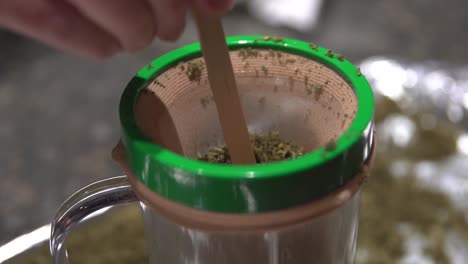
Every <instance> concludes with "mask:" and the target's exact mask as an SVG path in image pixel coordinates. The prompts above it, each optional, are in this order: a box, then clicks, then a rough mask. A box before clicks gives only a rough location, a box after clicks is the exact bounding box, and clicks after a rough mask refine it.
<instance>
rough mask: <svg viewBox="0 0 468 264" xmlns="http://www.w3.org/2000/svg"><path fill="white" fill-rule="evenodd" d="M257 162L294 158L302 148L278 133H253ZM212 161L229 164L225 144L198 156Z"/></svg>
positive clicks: (301, 153) (252, 139)
mask: <svg viewBox="0 0 468 264" xmlns="http://www.w3.org/2000/svg"><path fill="white" fill-rule="evenodd" d="M250 141H251V142H252V146H253V148H254V152H255V159H256V160H257V163H269V162H275V161H281V160H289V159H294V158H297V157H299V156H302V155H303V149H302V148H300V147H298V146H297V145H295V144H293V143H291V142H288V141H285V140H283V139H281V137H280V136H279V134H278V133H268V134H254V135H252V136H251V137H250ZM199 160H203V161H207V162H212V163H225V164H230V163H231V159H230V157H229V153H228V150H227V147H226V146H222V147H214V148H211V149H210V150H208V152H207V153H206V154H205V155H203V156H202V157H200V158H199Z"/></svg>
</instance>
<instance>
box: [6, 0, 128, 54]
mask: <svg viewBox="0 0 468 264" xmlns="http://www.w3.org/2000/svg"><path fill="white" fill-rule="evenodd" d="M0 10H1V11H0V12H1V14H0V18H1V19H0V25H3V26H4V27H6V28H9V29H12V30H14V31H17V32H19V33H22V34H24V35H27V36H30V37H33V38H35V39H37V40H40V41H42V42H44V43H46V44H48V45H51V46H54V47H56V48H59V49H63V50H66V51H71V52H74V53H77V54H79V55H82V56H86V57H91V58H96V59H102V58H106V57H109V56H111V55H113V54H114V53H116V52H118V51H119V50H120V49H121V48H120V45H119V43H118V42H116V40H115V39H114V38H113V36H112V35H110V34H108V33H107V32H105V31H104V30H102V29H101V28H99V27H98V26H96V25H95V24H93V23H91V22H90V21H89V20H88V19H86V18H85V17H83V16H82V15H80V13H79V12H77V10H76V9H74V8H73V7H71V6H69V5H67V4H65V3H63V2H62V1H51V0H35V1H28V2H25V1H16V0H11V1H5V0H3V1H0Z"/></svg>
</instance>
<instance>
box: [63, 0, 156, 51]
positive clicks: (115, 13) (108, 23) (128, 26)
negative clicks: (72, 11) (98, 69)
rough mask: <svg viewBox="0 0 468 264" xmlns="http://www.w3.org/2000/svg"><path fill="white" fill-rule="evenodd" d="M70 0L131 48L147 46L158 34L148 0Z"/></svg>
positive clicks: (127, 47)
mask: <svg viewBox="0 0 468 264" xmlns="http://www.w3.org/2000/svg"><path fill="white" fill-rule="evenodd" d="M68 1H69V2H70V3H71V4H72V5H74V6H75V7H77V8H78V9H79V10H80V11H81V12H82V13H83V14H84V15H85V16H87V17H88V18H89V19H91V20H92V21H94V22H95V23H96V24H98V25H99V26H101V27H102V28H103V29H105V30H106V31H108V32H110V33H111V34H113V35H114V36H115V37H116V38H117V39H118V40H119V41H120V44H121V45H122V47H124V48H125V49H126V50H128V51H130V52H134V51H137V50H140V49H142V48H144V47H146V46H147V45H149V44H150V43H151V42H152V41H153V39H154V37H155V35H156V30H157V28H156V20H155V18H154V16H153V13H152V11H151V8H150V6H149V5H148V4H147V2H146V0H133V1H129V0H68Z"/></svg>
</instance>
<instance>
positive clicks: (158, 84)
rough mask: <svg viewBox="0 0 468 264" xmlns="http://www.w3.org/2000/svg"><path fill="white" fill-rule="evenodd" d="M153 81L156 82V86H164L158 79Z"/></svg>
mask: <svg viewBox="0 0 468 264" xmlns="http://www.w3.org/2000/svg"><path fill="white" fill-rule="evenodd" d="M153 83H154V84H156V85H157V86H160V87H162V88H166V85H164V84H162V83H161V82H159V81H158V80H154V81H153Z"/></svg>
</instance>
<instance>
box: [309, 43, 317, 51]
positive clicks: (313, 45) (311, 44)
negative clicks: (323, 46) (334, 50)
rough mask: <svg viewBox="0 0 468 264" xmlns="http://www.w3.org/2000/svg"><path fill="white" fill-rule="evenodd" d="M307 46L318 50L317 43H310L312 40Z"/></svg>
mask: <svg viewBox="0 0 468 264" xmlns="http://www.w3.org/2000/svg"><path fill="white" fill-rule="evenodd" d="M309 47H310V48H311V49H313V50H318V46H317V45H315V44H314V43H312V42H311V43H309Z"/></svg>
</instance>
